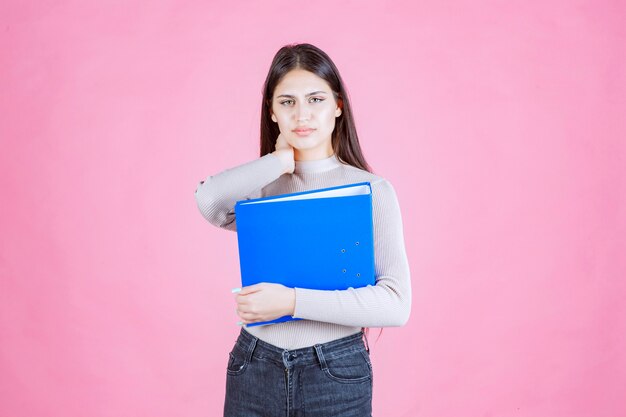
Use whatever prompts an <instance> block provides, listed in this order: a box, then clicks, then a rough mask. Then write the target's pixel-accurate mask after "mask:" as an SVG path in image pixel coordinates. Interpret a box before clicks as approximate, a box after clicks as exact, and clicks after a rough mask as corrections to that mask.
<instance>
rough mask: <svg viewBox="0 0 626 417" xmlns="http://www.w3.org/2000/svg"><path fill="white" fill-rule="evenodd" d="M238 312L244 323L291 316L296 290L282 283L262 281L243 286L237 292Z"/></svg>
mask: <svg viewBox="0 0 626 417" xmlns="http://www.w3.org/2000/svg"><path fill="white" fill-rule="evenodd" d="M236 301H237V314H239V317H241V322H242V323H243V324H248V323H254V322H257V321H270V320H274V319H277V318H279V317H282V316H291V315H293V313H294V309H295V305H296V290H294V289H293V288H288V287H285V286H284V285H282V284H273V283H268V282H261V283H258V284H254V285H249V286H247V287H243V288H242V289H241V291H239V292H238V293H237V297H236Z"/></svg>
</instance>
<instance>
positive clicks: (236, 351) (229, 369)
mask: <svg viewBox="0 0 626 417" xmlns="http://www.w3.org/2000/svg"><path fill="white" fill-rule="evenodd" d="M248 363H250V361H249V358H248V355H247V352H245V351H244V350H243V348H241V347H240V346H239V344H235V346H234V347H233V349H232V350H231V351H230V352H229V353H228V365H226V373H227V374H228V375H233V376H234V375H241V374H243V373H244V372H245V371H246V368H247V367H248Z"/></svg>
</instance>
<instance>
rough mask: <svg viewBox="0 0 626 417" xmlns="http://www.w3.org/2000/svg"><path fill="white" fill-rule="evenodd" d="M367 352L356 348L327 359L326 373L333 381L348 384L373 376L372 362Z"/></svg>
mask: <svg viewBox="0 0 626 417" xmlns="http://www.w3.org/2000/svg"><path fill="white" fill-rule="evenodd" d="M366 355H367V352H365V351H361V350H356V351H354V352H351V353H349V354H347V355H343V356H340V357H335V358H330V359H329V358H328V357H325V359H326V369H324V373H325V374H326V376H328V377H329V378H330V379H332V380H333V381H337V382H342V383H346V384H351V383H358V382H363V381H367V380H368V379H371V378H372V364H371V362H370V360H369V357H367V356H366Z"/></svg>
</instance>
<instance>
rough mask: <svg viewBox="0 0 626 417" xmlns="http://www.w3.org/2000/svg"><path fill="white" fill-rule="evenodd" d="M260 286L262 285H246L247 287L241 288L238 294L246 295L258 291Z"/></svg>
mask: <svg viewBox="0 0 626 417" xmlns="http://www.w3.org/2000/svg"><path fill="white" fill-rule="evenodd" d="M262 288H263V287H262V286H261V284H254V285H248V286H247V287H243V288H241V291H239V294H238V295H248V294H252V293H255V292H259V291H261V289H262Z"/></svg>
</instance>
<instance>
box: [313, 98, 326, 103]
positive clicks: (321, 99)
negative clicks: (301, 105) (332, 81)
mask: <svg viewBox="0 0 626 417" xmlns="http://www.w3.org/2000/svg"><path fill="white" fill-rule="evenodd" d="M311 100H319V102H322V101H324V99H323V98H319V97H313V98H312V99H311ZM316 103H318V102H316Z"/></svg>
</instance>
